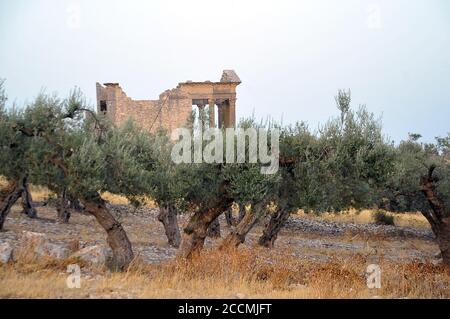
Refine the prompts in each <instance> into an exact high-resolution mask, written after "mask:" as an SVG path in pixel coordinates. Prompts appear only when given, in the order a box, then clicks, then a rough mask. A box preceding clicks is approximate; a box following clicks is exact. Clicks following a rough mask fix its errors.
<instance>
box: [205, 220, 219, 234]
mask: <svg viewBox="0 0 450 319" xmlns="http://www.w3.org/2000/svg"><path fill="white" fill-rule="evenodd" d="M206 235H207V236H208V237H211V238H220V222H219V217H217V218H216V219H214V220H213V221H212V223H211V224H210V225H209V227H208V231H207V233H206Z"/></svg>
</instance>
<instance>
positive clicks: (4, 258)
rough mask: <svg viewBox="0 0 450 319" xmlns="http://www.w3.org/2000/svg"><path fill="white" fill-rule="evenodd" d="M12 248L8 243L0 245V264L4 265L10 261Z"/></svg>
mask: <svg viewBox="0 0 450 319" xmlns="http://www.w3.org/2000/svg"><path fill="white" fill-rule="evenodd" d="M12 254H13V248H12V246H11V244H10V243H0V264H6V263H7V262H8V261H10V260H11V259H12Z"/></svg>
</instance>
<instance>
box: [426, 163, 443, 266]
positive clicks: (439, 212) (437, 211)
mask: <svg viewBox="0 0 450 319" xmlns="http://www.w3.org/2000/svg"><path fill="white" fill-rule="evenodd" d="M435 169H436V167H435V166H434V165H432V166H431V167H430V168H429V169H428V175H427V176H425V177H423V178H422V183H421V185H420V190H421V191H422V193H423V194H424V195H425V197H426V199H427V201H428V203H429V204H430V209H429V210H423V211H422V215H424V216H425V218H426V219H427V220H428V222H429V223H430V225H431V229H432V230H433V233H434V234H435V236H436V240H437V243H438V245H439V249H440V251H441V256H442V260H443V262H444V264H445V265H447V266H450V216H449V213H450V212H449V211H447V210H446V207H445V205H444V203H443V202H442V200H441V199H440V198H439V197H438V195H437V193H436V190H435V182H437V181H438V179H437V177H434V176H433V172H434V170H435Z"/></svg>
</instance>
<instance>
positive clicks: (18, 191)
mask: <svg viewBox="0 0 450 319" xmlns="http://www.w3.org/2000/svg"><path fill="white" fill-rule="evenodd" d="M24 179H25V180H26V177H24ZM2 193H4V196H2V197H3V198H2V202H1V203H0V230H3V224H4V223H5V220H6V216H8V214H9V212H10V211H11V207H12V206H13V205H14V204H15V203H16V202H17V200H18V199H19V197H20V196H22V193H23V180H22V181H21V182H20V183H18V182H16V181H15V182H11V183H9V185H8V187H7V189H6V190H5V191H3V192H2Z"/></svg>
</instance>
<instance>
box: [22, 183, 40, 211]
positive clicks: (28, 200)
mask: <svg viewBox="0 0 450 319" xmlns="http://www.w3.org/2000/svg"><path fill="white" fill-rule="evenodd" d="M22 186H23V192H22V213H23V214H25V215H27V216H28V217H30V218H36V217H37V211H36V209H35V208H34V206H33V198H32V197H31V192H30V185H29V184H28V180H27V179H24V180H23V183H22Z"/></svg>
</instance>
